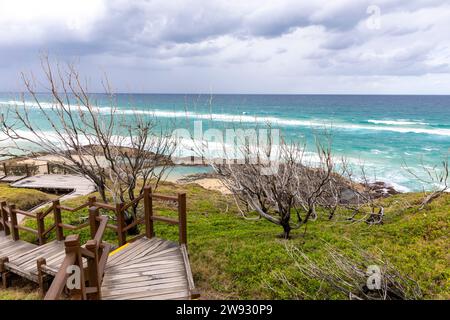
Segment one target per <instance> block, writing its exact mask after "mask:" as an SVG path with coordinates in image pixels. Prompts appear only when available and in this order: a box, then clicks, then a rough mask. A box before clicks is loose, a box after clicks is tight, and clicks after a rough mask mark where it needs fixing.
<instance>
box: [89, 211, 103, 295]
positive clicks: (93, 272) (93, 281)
mask: <svg viewBox="0 0 450 320" xmlns="http://www.w3.org/2000/svg"><path fill="white" fill-rule="evenodd" d="M97 211H98V210H97ZM89 212H90V211H89ZM86 249H87V250H89V251H90V252H92V253H93V254H94V258H88V267H87V268H88V269H87V276H88V287H93V288H96V289H97V291H96V292H95V293H91V294H89V299H92V300H100V279H99V275H98V250H97V242H96V241H95V240H89V241H88V242H86Z"/></svg>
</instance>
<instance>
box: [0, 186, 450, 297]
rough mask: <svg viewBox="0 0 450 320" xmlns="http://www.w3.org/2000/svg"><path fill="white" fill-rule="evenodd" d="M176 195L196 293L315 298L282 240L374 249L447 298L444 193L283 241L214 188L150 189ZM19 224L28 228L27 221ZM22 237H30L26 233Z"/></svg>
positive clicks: (172, 235)
mask: <svg viewBox="0 0 450 320" xmlns="http://www.w3.org/2000/svg"><path fill="white" fill-rule="evenodd" d="M177 192H186V193H187V200H188V246H189V253H190V261H191V266H192V270H193V274H194V279H195V282H196V285H197V287H198V289H199V290H200V292H201V293H202V295H203V297H204V298H215V299H292V298H304V297H306V296H315V295H316V292H317V290H318V289H319V288H321V287H322V288H323V286H322V285H321V284H320V283H318V282H317V281H315V280H308V281H305V280H304V279H303V277H301V275H300V274H299V271H298V269H297V268H296V267H295V264H294V261H292V259H291V258H290V257H289V256H288V254H287V252H286V250H285V245H286V244H293V245H296V246H299V247H301V248H302V249H303V251H305V252H306V253H307V254H308V255H309V256H310V257H316V258H317V257H319V258H320V257H321V256H323V255H324V253H325V249H324V246H323V244H324V241H327V242H329V243H331V244H333V245H334V246H336V248H337V249H339V250H343V251H345V252H348V253H349V254H351V253H352V246H351V245H350V243H349V241H348V240H350V241H351V242H352V243H353V244H356V245H358V246H359V247H361V248H363V249H365V250H367V251H369V252H377V249H378V248H379V249H381V250H382V252H383V255H384V257H386V258H388V259H389V261H390V262H391V263H392V264H393V265H394V266H396V268H397V269H398V270H399V271H400V272H402V273H403V274H405V275H408V276H409V277H411V278H413V279H414V280H416V281H418V283H419V285H420V287H421V289H422V291H423V294H424V298H426V299H450V283H449V275H450V267H449V261H450V256H449V252H450V250H449V249H450V241H449V238H448V235H449V222H450V194H446V195H444V196H442V197H441V198H439V199H437V200H436V201H435V202H433V203H432V205H430V207H429V208H427V209H426V210H423V211H420V212H417V211H414V210H412V209H410V210H404V209H403V208H404V203H405V201H408V202H409V203H413V202H417V201H419V199H420V195H418V194H404V195H397V196H394V197H391V198H388V199H386V200H385V202H386V205H387V204H388V203H389V206H387V207H386V216H385V220H384V224H382V225H374V226H369V225H367V224H365V223H349V222H337V221H329V220H327V219H326V217H324V218H322V219H318V220H317V221H314V222H310V223H309V224H308V228H307V231H306V233H305V230H304V228H302V229H298V230H295V231H293V232H292V239H291V240H281V239H280V238H278V237H277V236H278V235H279V234H280V233H281V231H282V230H281V228H280V227H278V226H275V225H273V224H271V223H269V222H268V221H266V220H263V219H261V220H256V221H248V220H245V219H244V218H243V217H242V216H241V215H240V214H239V213H238V211H237V209H236V207H235V205H234V202H233V201H232V199H230V198H229V197H226V196H223V195H221V194H219V193H217V192H213V191H208V190H205V189H203V188H201V187H200V186H198V185H195V184H190V185H185V186H180V185H173V184H165V185H163V186H161V187H160V188H159V189H158V193H162V194H169V195H175V194H176V193H177ZM86 199H87V197H81V198H77V199H72V200H68V201H66V202H65V203H64V204H65V205H67V206H71V207H75V206H77V205H79V204H80V203H83V202H85V201H86ZM154 204H155V214H158V215H165V216H171V217H174V216H176V208H175V207H174V206H173V205H169V204H168V203H161V202H156V201H155V203H154ZM87 216H88V212H87V209H84V210H81V211H80V212H77V213H68V212H64V214H63V221H64V222H66V223H71V224H79V223H82V222H83V221H84V219H85V218H86V217H87ZM50 219H51V217H49V218H48V221H47V222H46V223H47V224H48V225H50V224H51V222H52V221H51V220H50ZM26 224H27V226H30V227H35V224H34V222H33V221H31V220H27V221H26ZM155 231H156V235H157V236H158V237H162V238H168V239H171V240H174V241H177V239H178V228H177V227H176V226H170V225H167V224H164V223H162V222H156V223H155ZM78 233H79V234H80V235H81V238H82V240H83V241H86V240H87V239H88V238H89V230H88V229H84V230H81V231H79V232H78ZM66 234H68V233H67V232H66ZM24 236H25V238H26V239H28V240H31V241H32V240H33V238H32V237H31V236H30V235H25V234H24ZM51 236H52V237H54V234H52V235H51ZM105 239H106V240H109V241H111V242H114V243H116V242H115V240H116V236H115V234H114V232H113V231H111V230H108V231H107V233H106V235H105ZM347 239H348V240H347ZM280 272H281V273H283V274H285V275H286V278H287V279H289V281H290V282H291V283H293V284H295V286H296V287H297V288H298V289H299V290H298V292H305V295H302V294H298V295H294V294H293V293H292V290H290V289H289V288H286V287H285V285H284V284H283V283H280V282H279V281H278V280H277V277H276V276H275V275H276V274H278V273H280ZM323 290H325V293H326V295H327V297H328V298H331V299H341V298H343V299H345V298H347V297H343V296H342V295H340V294H338V293H336V292H334V291H332V290H329V291H326V290H327V289H326V288H325V289H323ZM0 292H1V291H0Z"/></svg>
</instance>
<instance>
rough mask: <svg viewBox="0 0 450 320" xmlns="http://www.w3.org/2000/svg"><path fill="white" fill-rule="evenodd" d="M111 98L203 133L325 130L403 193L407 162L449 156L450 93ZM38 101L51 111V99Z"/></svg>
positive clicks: (8, 100) (9, 101)
mask: <svg viewBox="0 0 450 320" xmlns="http://www.w3.org/2000/svg"><path fill="white" fill-rule="evenodd" d="M92 98H93V100H95V101H96V103H97V104H98V105H99V106H100V107H102V106H107V105H108V102H107V100H106V97H105V96H104V95H102V94H95V95H92ZM116 99H117V104H118V106H119V108H120V109H121V110H122V111H124V112H125V114H126V113H127V112H129V113H131V112H132V110H137V111H138V112H140V113H142V114H143V115H146V116H149V117H156V118H157V119H158V121H159V122H160V124H161V125H162V126H165V125H167V124H168V123H170V126H171V127H173V126H176V127H181V128H188V129H189V128H193V121H200V120H202V121H203V128H204V130H206V129H208V128H219V129H221V128H227V127H231V126H233V127H239V128H251V127H254V126H255V123H259V124H260V125H264V123H266V122H270V123H271V124H272V126H273V127H275V128H279V129H281V131H282V134H283V135H284V136H285V137H286V138H287V139H288V140H303V139H306V140H307V141H309V142H311V141H312V139H313V136H314V134H317V133H319V134H320V132H322V131H323V130H324V129H325V128H326V129H327V131H328V132H329V133H330V134H331V136H332V146H333V150H334V153H335V154H337V155H342V156H345V157H346V158H347V159H348V160H349V161H350V162H352V163H358V164H360V163H363V164H364V166H365V167H366V170H367V172H368V174H369V175H370V176H372V177H373V179H377V180H382V181H386V182H389V183H391V184H393V185H394V186H395V187H397V188H398V189H400V190H403V191H407V190H420V189H421V188H422V185H421V184H420V183H419V182H418V181H417V180H416V179H415V178H414V177H413V176H412V175H410V174H409V173H408V172H406V170H404V169H402V166H403V164H404V163H406V164H407V165H408V166H410V167H411V168H418V167H419V166H421V164H422V163H423V164H425V165H427V166H433V165H436V164H439V162H440V161H442V159H444V157H446V156H447V154H448V152H449V151H450V96H382V95H376V96H375V95H374V96H369V95H207V94H205V95H193V94H190V95H185V94H118V95H116ZM15 100H17V95H15V94H6V93H5V94H0V108H1V111H2V112H5V110H6V109H7V108H8V107H10V106H11V105H13V104H14V101H15ZM40 100H41V101H43V102H44V104H43V105H44V106H48V107H50V106H51V99H50V98H49V96H47V95H45V94H42V95H41V96H40ZM27 107H29V108H30V111H31V112H32V114H33V113H34V120H33V121H36V123H38V124H39V125H40V127H41V130H43V131H46V130H48V131H49V132H50V131H51V128H49V127H45V121H42V119H39V117H40V115H39V113H38V112H37V111H34V110H35V108H36V106H35V105H34V103H33V102H32V101H31V100H29V102H28V103H27Z"/></svg>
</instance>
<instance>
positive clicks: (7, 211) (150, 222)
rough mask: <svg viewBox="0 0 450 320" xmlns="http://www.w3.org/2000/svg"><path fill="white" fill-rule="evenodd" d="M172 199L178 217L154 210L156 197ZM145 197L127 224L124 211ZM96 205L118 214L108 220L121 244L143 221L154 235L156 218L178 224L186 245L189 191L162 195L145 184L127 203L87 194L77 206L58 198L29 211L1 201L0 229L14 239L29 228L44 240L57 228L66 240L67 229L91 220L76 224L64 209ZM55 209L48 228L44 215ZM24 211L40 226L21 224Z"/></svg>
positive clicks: (180, 241)
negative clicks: (138, 212) (113, 220)
mask: <svg viewBox="0 0 450 320" xmlns="http://www.w3.org/2000/svg"><path fill="white" fill-rule="evenodd" d="M158 200H159V201H169V202H174V203H177V205H178V208H177V210H178V219H173V218H169V217H163V216H158V215H156V214H155V213H154V208H153V201H158ZM142 201H143V206H144V215H143V217H141V218H138V217H136V219H135V220H134V221H133V222H132V223H131V224H128V225H126V223H125V213H126V211H127V210H129V209H130V208H132V207H133V209H136V208H137V207H138V205H139V204H140V203H141V202H142ZM91 207H95V208H97V209H99V210H100V209H102V210H105V211H109V212H112V213H113V215H114V216H115V218H116V223H115V224H111V223H110V224H107V225H106V228H108V229H111V230H113V231H115V232H116V233H117V238H118V244H119V246H122V245H124V244H126V243H127V234H128V231H129V230H130V229H132V228H134V227H136V226H138V225H140V224H143V225H145V233H144V234H143V235H145V236H146V237H147V238H152V237H154V235H155V232H154V222H155V221H160V222H164V223H168V224H172V225H178V231H179V243H180V244H185V245H187V228H186V194H185V193H180V194H178V195H177V196H167V195H160V194H156V193H153V192H152V189H151V187H149V186H147V187H145V188H144V192H143V193H142V194H141V195H139V196H138V197H137V198H136V199H134V200H133V201H130V202H128V203H118V204H115V205H111V204H108V203H103V202H100V201H97V198H96V197H90V198H88V200H87V202H85V203H82V204H80V205H79V206H78V207H75V208H71V207H68V206H65V205H62V204H61V203H60V201H59V200H54V201H53V202H52V204H51V205H50V206H49V207H48V208H47V209H46V210H44V211H40V212H28V211H23V210H19V209H17V208H16V207H15V205H7V204H6V202H1V203H0V228H1V229H0V230H4V231H5V234H7V235H9V234H11V236H12V238H13V239H14V240H19V230H22V231H26V232H30V233H32V234H34V235H36V236H37V238H38V241H39V244H40V245H42V244H45V242H46V240H47V239H48V237H49V234H50V232H52V231H53V230H55V232H56V240H58V241H63V240H64V230H69V231H76V230H79V229H82V228H85V227H87V226H88V225H89V222H85V223H82V224H80V225H77V226H74V225H70V224H67V223H64V222H63V219H62V212H63V211H68V212H77V211H80V210H82V209H84V208H91ZM51 213H53V223H52V224H51V225H50V226H49V227H48V228H47V229H46V228H45V223H44V222H45V218H46V217H47V216H48V215H49V214H51ZM18 214H22V215H24V216H26V217H29V218H32V219H35V220H36V225H37V230H34V229H32V228H29V227H26V226H23V225H20V224H19V223H18V220H17V215H18Z"/></svg>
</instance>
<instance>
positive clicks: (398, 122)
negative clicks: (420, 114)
mask: <svg viewBox="0 0 450 320" xmlns="http://www.w3.org/2000/svg"><path fill="white" fill-rule="evenodd" d="M367 122H369V123H373V124H386V125H393V126H410V125H423V126H426V125H428V124H429V123H427V122H420V121H408V120H367Z"/></svg>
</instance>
